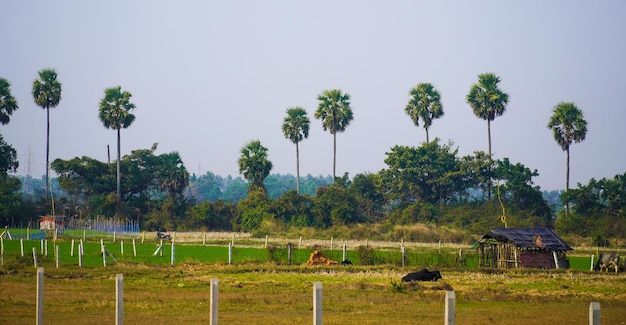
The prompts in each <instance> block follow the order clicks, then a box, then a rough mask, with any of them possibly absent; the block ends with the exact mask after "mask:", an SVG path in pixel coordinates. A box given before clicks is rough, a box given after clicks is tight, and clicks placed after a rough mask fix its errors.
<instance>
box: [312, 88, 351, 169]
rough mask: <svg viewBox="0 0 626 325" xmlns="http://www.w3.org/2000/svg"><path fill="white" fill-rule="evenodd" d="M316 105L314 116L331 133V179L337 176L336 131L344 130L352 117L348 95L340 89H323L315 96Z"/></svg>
mask: <svg viewBox="0 0 626 325" xmlns="http://www.w3.org/2000/svg"><path fill="white" fill-rule="evenodd" d="M317 100H318V102H319V103H318V105H317V111H315V118H316V119H318V120H321V121H322V128H323V129H324V131H326V130H328V131H329V132H330V134H332V135H333V180H335V178H336V177H337V176H336V175H337V174H336V166H337V132H343V131H345V130H346V127H347V126H348V124H350V121H352V119H353V115H352V108H351V107H350V95H348V94H344V93H342V92H341V90H340V89H332V90H324V91H322V93H321V94H319V95H318V96H317Z"/></svg>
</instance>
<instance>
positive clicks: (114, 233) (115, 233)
mask: <svg viewBox="0 0 626 325" xmlns="http://www.w3.org/2000/svg"><path fill="white" fill-rule="evenodd" d="M116 235H117V232H116V231H115V230H113V242H115V237H116Z"/></svg>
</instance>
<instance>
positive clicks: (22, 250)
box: [20, 238, 24, 257]
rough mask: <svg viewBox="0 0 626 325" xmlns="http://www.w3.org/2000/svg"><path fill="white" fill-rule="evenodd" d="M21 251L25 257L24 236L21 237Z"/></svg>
mask: <svg viewBox="0 0 626 325" xmlns="http://www.w3.org/2000/svg"><path fill="white" fill-rule="evenodd" d="M20 253H21V254H22V257H24V238H20Z"/></svg>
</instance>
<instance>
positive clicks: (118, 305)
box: [115, 274, 124, 325]
mask: <svg viewBox="0 0 626 325" xmlns="http://www.w3.org/2000/svg"><path fill="white" fill-rule="evenodd" d="M123 324H124V275H122V274H117V275H116V276H115V325H123Z"/></svg>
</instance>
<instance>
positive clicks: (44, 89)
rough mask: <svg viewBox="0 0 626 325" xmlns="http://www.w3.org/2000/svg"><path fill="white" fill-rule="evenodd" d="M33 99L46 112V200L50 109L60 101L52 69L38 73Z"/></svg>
mask: <svg viewBox="0 0 626 325" xmlns="http://www.w3.org/2000/svg"><path fill="white" fill-rule="evenodd" d="M33 98H34V99H35V103H36V104H37V106H40V107H41V108H43V109H45V110H46V199H48V188H49V187H50V168H49V166H48V164H49V160H50V108H51V107H53V108H54V107H56V106H57V105H59V102H60V101H61V83H60V82H59V81H58V80H57V73H56V71H54V69H43V70H40V71H39V79H35V80H34V81H33Z"/></svg>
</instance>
